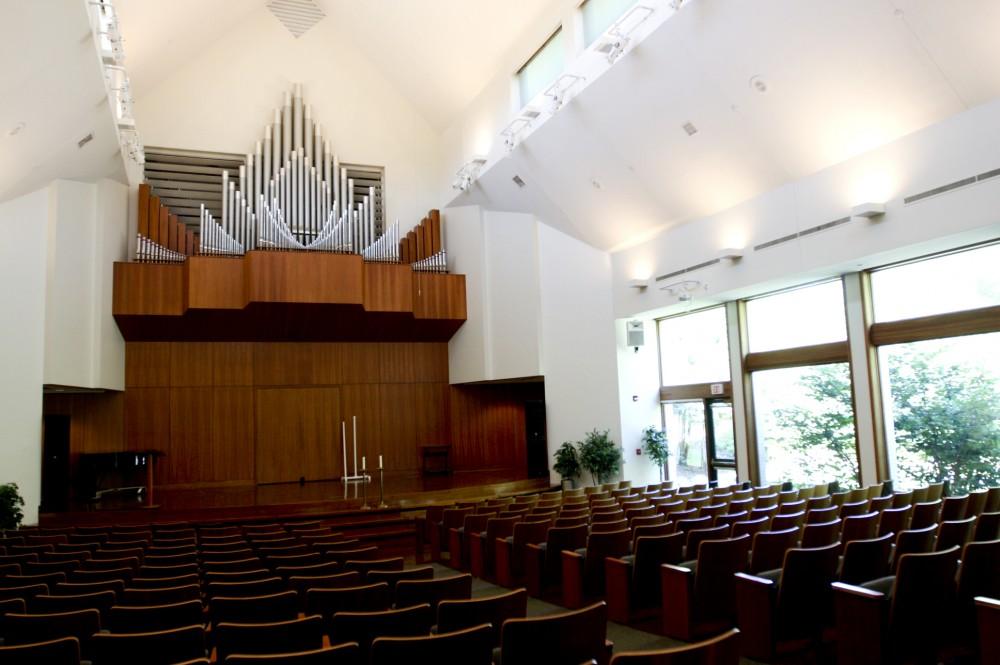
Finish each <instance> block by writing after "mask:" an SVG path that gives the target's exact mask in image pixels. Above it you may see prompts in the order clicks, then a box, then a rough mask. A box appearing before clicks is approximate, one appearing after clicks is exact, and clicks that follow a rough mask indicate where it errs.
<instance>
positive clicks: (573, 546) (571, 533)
mask: <svg viewBox="0 0 1000 665" xmlns="http://www.w3.org/2000/svg"><path fill="white" fill-rule="evenodd" d="M586 546H587V527H586V525H584V524H580V525H577V526H565V527H559V526H554V527H552V528H551V529H549V532H548V535H547V536H546V538H545V561H544V563H543V566H542V578H543V579H546V580H551V581H553V582H555V581H557V580H561V579H562V554H561V552H562V551H563V550H570V551H574V550H578V549H580V548H583V547H586Z"/></svg>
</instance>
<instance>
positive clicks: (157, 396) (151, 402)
mask: <svg viewBox="0 0 1000 665" xmlns="http://www.w3.org/2000/svg"><path fill="white" fill-rule="evenodd" d="M170 439H171V433H170V389H169V388H165V387H164V388H129V389H128V390H126V391H125V446H124V447H125V450H148V449H152V450H162V451H163V452H165V453H167V454H168V455H169V454H171V445H170Z"/></svg>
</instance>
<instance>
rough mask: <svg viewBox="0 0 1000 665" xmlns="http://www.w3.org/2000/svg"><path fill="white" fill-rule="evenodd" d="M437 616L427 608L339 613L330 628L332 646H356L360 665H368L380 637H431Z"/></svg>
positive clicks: (427, 606) (424, 605)
mask: <svg viewBox="0 0 1000 665" xmlns="http://www.w3.org/2000/svg"><path fill="white" fill-rule="evenodd" d="M432 623H434V613H433V612H431V606H430V605H427V604H423V605H414V606H413V607H407V608H404V609H400V610H386V611H384V612H337V613H336V614H335V615H334V616H333V621H332V625H331V628H330V631H331V632H330V642H331V643H333V644H340V643H342V642H357V644H358V646H359V647H360V650H361V662H362V663H367V662H368V654H369V652H370V650H371V645H372V642H373V641H374V640H375V639H376V638H378V637H420V636H424V635H429V634H430V632H431V624H432Z"/></svg>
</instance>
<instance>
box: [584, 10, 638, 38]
mask: <svg viewBox="0 0 1000 665" xmlns="http://www.w3.org/2000/svg"><path fill="white" fill-rule="evenodd" d="M634 4H635V0H587V1H586V2H584V3H583V4H582V5H580V14H581V16H582V17H583V40H584V42H585V43H586V45H587V46H590V45H591V44H593V43H594V42H595V41H597V38H598V37H600V36H601V35H603V34H604V32H605V31H606V30H607V29H608V28H610V27H611V25H612V24H613V23H614V22H615V21H617V20H618V19H619V18H620V17H621V16H622V15H624V14H625V12H626V11H627V10H628V8H629V7H631V6H632V5H634Z"/></svg>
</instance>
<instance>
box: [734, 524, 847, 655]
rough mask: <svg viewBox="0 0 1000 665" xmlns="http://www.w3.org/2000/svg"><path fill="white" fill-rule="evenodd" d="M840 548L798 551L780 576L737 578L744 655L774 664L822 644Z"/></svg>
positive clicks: (789, 554) (789, 553)
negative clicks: (780, 659)
mask: <svg viewBox="0 0 1000 665" xmlns="http://www.w3.org/2000/svg"><path fill="white" fill-rule="evenodd" d="M839 554H840V545H839V544H837V543H834V544H832V545H827V546H826V547H818V548H809V549H805V548H794V549H790V550H788V551H787V552H786V553H785V560H784V563H783V565H782V567H781V569H780V570H779V571H769V572H768V573H766V574H764V575H759V576H758V575H746V574H743V573H739V574H737V575H736V576H735V578H736V580H735V584H736V604H737V617H738V618H737V625H738V626H739V629H740V643H741V650H742V653H743V655H744V656H746V657H748V658H753V659H754V660H762V661H767V662H771V661H774V660H775V659H778V658H780V657H782V656H784V655H785V654H789V653H794V652H796V651H799V650H801V649H803V648H806V647H808V646H810V645H811V644H813V643H814V642H816V641H818V640H819V638H820V634H821V631H822V628H823V625H824V624H825V623H826V621H827V618H828V613H827V612H825V611H824V608H828V607H829V605H830V602H829V601H830V584H831V583H832V582H833V581H834V580H836V576H837V557H838V555H839Z"/></svg>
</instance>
